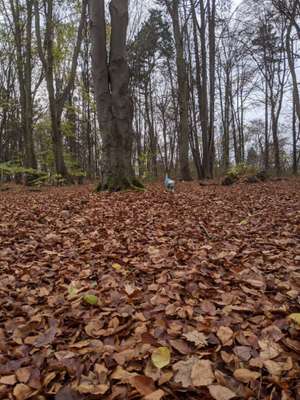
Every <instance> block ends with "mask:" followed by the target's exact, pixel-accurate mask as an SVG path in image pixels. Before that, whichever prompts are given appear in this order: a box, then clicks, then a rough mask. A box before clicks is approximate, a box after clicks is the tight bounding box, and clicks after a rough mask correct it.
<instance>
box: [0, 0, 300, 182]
mask: <svg viewBox="0 0 300 400" xmlns="http://www.w3.org/2000/svg"><path fill="white" fill-rule="evenodd" d="M98 3H99V4H100V5H101V7H102V11H101V15H100V14H99V9H96V8H94V9H93V5H94V6H95V4H96V3H95V2H93V1H88V0H71V1H70V0H69V1H66V0H59V1H58V0H0V15H1V17H0V174H1V175H2V176H4V175H5V174H6V175H7V176H9V175H11V174H13V175H14V176H16V177H17V176H18V175H20V174H21V173H22V172H26V173H25V176H26V179H27V181H28V182H29V183H30V181H31V180H36V179H37V180H38V179H40V176H49V177H51V176H55V177H56V178H57V179H61V180H62V181H65V182H74V181H75V180H77V178H78V179H79V178H80V179H79V180H81V178H83V177H84V176H86V177H87V178H89V179H95V178H97V177H99V176H103V174H104V172H105V169H106V170H107V169H108V168H115V167H113V166H112V164H113V163H115V164H116V163H117V164H118V168H119V170H120V171H121V170H122V171H123V170H126V171H127V172H126V174H125V175H127V176H128V175H130V176H132V177H133V176H137V177H139V178H142V179H155V178H158V177H159V176H161V175H162V174H164V173H165V172H167V173H169V174H171V175H173V176H176V177H177V178H179V179H183V180H191V179H192V178H198V179H210V178H213V177H214V176H218V175H221V174H224V173H226V171H228V170H229V169H230V167H231V166H232V165H239V164H250V165H252V166H255V167H256V168H257V169H261V170H265V171H269V172H272V173H274V174H277V175H280V174H282V173H289V172H292V173H294V174H297V172H298V170H299V163H300V133H299V132H300V130H299V125H300V124H299V123H300V94H299V86H298V79H299V74H298V72H297V69H298V66H299V43H300V2H299V0H244V1H242V3H241V4H240V5H239V6H238V7H237V8H234V7H233V4H232V2H231V1H230V0H222V1H218V0H156V1H153V2H148V3H147V4H148V6H147V7H146V6H145V3H144V2H143V1H142V0H136V1H129V2H128V1H126V2H123V5H124V4H125V3H126V11H128V9H127V6H128V7H129V15H130V21H129V27H128V29H127V41H125V39H126V38H123V39H124V41H123V39H122V37H121V36H120V35H121V34H123V36H124V34H125V33H126V28H127V22H126V21H125V20H123V19H120V15H121V14H120V13H119V12H120V11H122V12H123V11H124V12H125V9H124V10H121V8H120V7H121V6H120V5H118V4H119V2H118V0H113V1H112V7H111V9H110V12H109V9H108V5H109V2H108V1H104V0H103V1H100V2H98ZM120 4H121V3H120ZM95 7H97V6H95ZM114 12H115V14H114ZM93 13H94V14H93ZM95 13H96V14H95ZM92 15H94V16H95V15H97V17H96V18H97V23H99V21H100V25H99V26H98V28H99V29H100V31H101V32H102V37H100V36H99V32H100V31H95V29H94V30H93V23H92ZM127 15H128V14H127ZM114 18H115V19H114ZM122 21H123V22H122ZM120 23H121V24H123V25H121V27H120ZM101 24H102V25H101ZM94 28H97V27H96V26H94ZM98 28H97V29H98ZM120 30H122V32H123V33H122V32H121V31H120ZM124 32H125V33H124ZM119 39H120V40H121V42H122V43H123V45H124V48H123V49H122V50H120V43H121V42H118V41H119ZM113 43H115V45H113ZM95 45H96V47H95ZM97 46H98V47H97ZM114 46H115V47H114ZM125 46H126V47H125ZM114 49H117V50H116V52H114ZM99 51H100V53H101V52H102V53H101V54H104V53H105V57H104V58H102V59H103V65H102V66H100V69H101V70H102V72H103V71H104V70H105V69H106V68H108V69H107V71H108V75H107V81H106V82H105V80H102V78H103V74H102V75H101V73H100V75H98V77H99V79H100V80H98V81H97V80H95V75H94V74H93V65H92V60H93V57H91V56H92V55H93V56H94V59H95V57H96V58H97V52H99ZM120 51H121V53H122V57H123V55H124V58H122V57H119V56H120V54H121V53H120ZM126 54H127V59H126ZM98 55H99V54H98ZM97 59H98V60H100V59H101V57H100V58H97ZM122 60H123V61H122ZM118 63H119V64H120V63H123V64H122V65H123V66H122V68H121V69H119V67H120V65H119V64H118ZM104 64H105V65H104ZM116 68H117V69H116ZM113 71H115V72H116V71H117V72H116V73H115V74H114V72H113ZM94 72H95V70H94ZM121 81H122V85H121V87H119V86H120V85H119V83H120V82H121ZM97 82H98V83H97ZM125 86H126V90H125V89H124V88H125ZM109 91H111V93H110V94H109V96H110V97H107V96H108V92H109ZM116 93H117V95H116ZM105 96H106V97H105ZM97 98H98V100H97ZM104 98H105V99H106V100H105V101H104V100H103V99H104ZM101 101H102V103H101ZM107 101H108V103H107ZM99 104H102V106H100V108H99ZM105 104H106V105H107V104H110V106H109V107H106V106H105ZM111 104H113V105H112V107H113V109H114V110H116V109H118V110H119V111H118V113H119V114H118V115H119V116H121V117H120V119H119V120H118V121H119V122H120V121H121V120H122V121H123V122H122V124H121V125H122V126H121V125H120V123H119V122H118V123H115V124H114V125H113V126H110V125H109V123H108V121H110V118H109V117H108V116H109V113H110V112H111V108H110V107H111ZM114 112H115V111H114ZM124 113H126V114H127V115H128V118H129V119H128V120H127V122H126V123H125V124H124V121H125V119H124V118H123V117H122V115H124ZM122 118H123V119H122ZM112 138H113V139H112ZM118 141H119V144H120V143H121V142H122V146H123V148H125V147H126V149H127V150H126V152H123V153H122V155H120V153H119V152H118V151H119V150H118V149H117V147H116V146H114V145H113V143H117V142H118ZM108 147H109V148H110V153H109V154H108V152H107V148H108ZM112 149H114V150H112ZM125 153H126V155H124V154H125ZM124 157H125V158H126V160H125V158H124ZM116 160H118V161H116ZM43 179H44V178H43Z"/></svg>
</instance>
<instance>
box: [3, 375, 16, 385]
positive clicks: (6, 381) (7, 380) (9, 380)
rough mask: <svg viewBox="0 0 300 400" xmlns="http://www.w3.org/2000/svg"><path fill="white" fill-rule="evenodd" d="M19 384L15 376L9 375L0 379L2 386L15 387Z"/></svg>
mask: <svg viewBox="0 0 300 400" xmlns="http://www.w3.org/2000/svg"><path fill="white" fill-rule="evenodd" d="M16 383H17V379H16V377H15V375H7V376H2V377H0V385H15V384H16Z"/></svg>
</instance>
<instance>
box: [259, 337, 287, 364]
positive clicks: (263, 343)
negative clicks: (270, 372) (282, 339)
mask: <svg viewBox="0 0 300 400" xmlns="http://www.w3.org/2000/svg"><path fill="white" fill-rule="evenodd" d="M258 344H259V347H260V348H261V352H260V358H262V359H263V360H272V359H273V358H276V357H277V356H279V354H280V353H282V351H283V350H282V348H281V347H280V346H279V344H278V343H275V342H274V341H273V340H269V339H262V340H259V341H258Z"/></svg>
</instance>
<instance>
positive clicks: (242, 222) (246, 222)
mask: <svg viewBox="0 0 300 400" xmlns="http://www.w3.org/2000/svg"><path fill="white" fill-rule="evenodd" d="M247 224H248V221H247V220H246V219H243V221H241V222H240V225H247Z"/></svg>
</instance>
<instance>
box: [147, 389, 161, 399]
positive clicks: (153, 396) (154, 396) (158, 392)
mask: <svg viewBox="0 0 300 400" xmlns="http://www.w3.org/2000/svg"><path fill="white" fill-rule="evenodd" d="M164 395H165V392H164V391H163V390H161V389H158V390H155V392H152V393H150V394H148V395H147V396H145V397H144V400H161V399H162V398H163V397H164Z"/></svg>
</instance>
